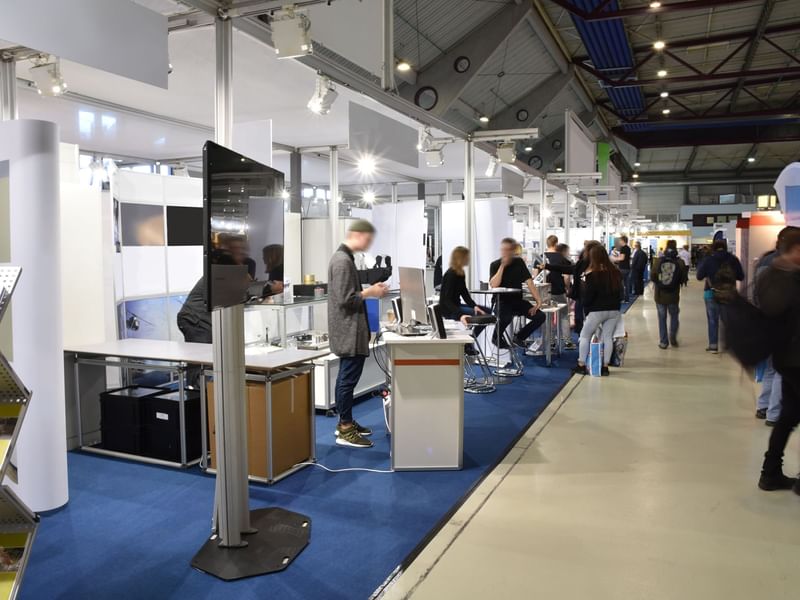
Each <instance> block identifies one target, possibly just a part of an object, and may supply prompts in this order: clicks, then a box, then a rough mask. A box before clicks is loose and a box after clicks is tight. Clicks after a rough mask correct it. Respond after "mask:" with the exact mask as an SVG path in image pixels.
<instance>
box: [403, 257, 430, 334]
mask: <svg viewBox="0 0 800 600" xmlns="http://www.w3.org/2000/svg"><path fill="white" fill-rule="evenodd" d="M400 302H401V305H402V321H401V323H400V327H401V330H402V331H401V333H403V332H405V333H406V334H410V333H412V331H413V330H414V327H415V326H417V325H428V324H429V323H430V321H429V319H428V298H427V296H426V295H425V270H424V269H415V268H412V267H400Z"/></svg>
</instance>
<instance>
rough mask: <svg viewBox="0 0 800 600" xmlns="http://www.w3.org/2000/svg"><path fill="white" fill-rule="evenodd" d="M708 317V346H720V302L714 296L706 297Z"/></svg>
mask: <svg viewBox="0 0 800 600" xmlns="http://www.w3.org/2000/svg"><path fill="white" fill-rule="evenodd" d="M706 319H707V320H708V347H709V348H712V349H714V350H716V349H717V348H719V304H717V301H716V300H714V299H712V298H706Z"/></svg>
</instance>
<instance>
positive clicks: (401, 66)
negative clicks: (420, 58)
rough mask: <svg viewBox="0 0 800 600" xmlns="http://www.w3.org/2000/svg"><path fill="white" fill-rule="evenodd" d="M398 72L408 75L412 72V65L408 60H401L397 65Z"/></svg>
mask: <svg viewBox="0 0 800 600" xmlns="http://www.w3.org/2000/svg"><path fill="white" fill-rule="evenodd" d="M397 70H398V71H400V72H401V73H407V72H408V71H410V70H411V64H410V63H409V62H408V61H407V60H401V61H399V62H398V63H397Z"/></svg>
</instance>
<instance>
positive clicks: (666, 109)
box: [661, 108, 672, 115]
mask: <svg viewBox="0 0 800 600" xmlns="http://www.w3.org/2000/svg"><path fill="white" fill-rule="evenodd" d="M671 112H672V111H671V110H670V109H668V108H665V109H664V110H662V111H661V114H662V115H668V114H669V113H671Z"/></svg>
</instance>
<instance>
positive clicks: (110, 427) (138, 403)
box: [100, 385, 163, 454]
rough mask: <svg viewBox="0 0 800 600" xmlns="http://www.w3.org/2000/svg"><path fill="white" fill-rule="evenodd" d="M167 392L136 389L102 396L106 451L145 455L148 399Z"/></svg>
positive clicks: (110, 391)
mask: <svg viewBox="0 0 800 600" xmlns="http://www.w3.org/2000/svg"><path fill="white" fill-rule="evenodd" d="M161 391H163V390H161V389H159V388H151V387H144V386H138V385H132V386H129V387H124V388H120V389H116V390H109V391H107V392H103V393H102V394H100V435H101V444H102V447H103V448H104V449H106V450H113V451H114V452H124V453H126V454H141V451H142V408H143V402H144V399H145V398H147V397H148V396H152V395H153V394H158V393H159V392H161Z"/></svg>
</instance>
